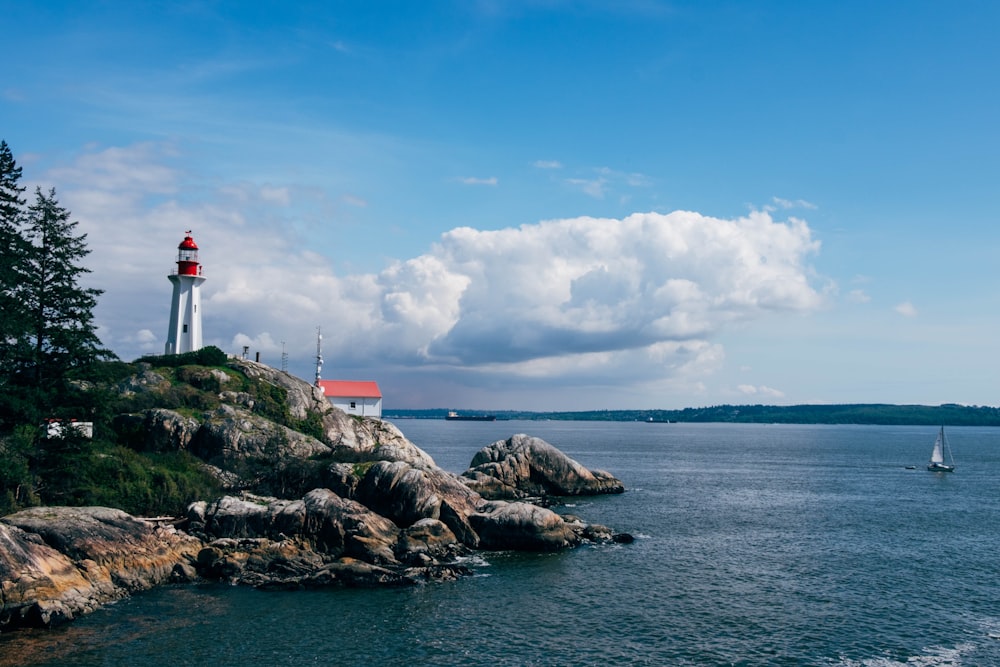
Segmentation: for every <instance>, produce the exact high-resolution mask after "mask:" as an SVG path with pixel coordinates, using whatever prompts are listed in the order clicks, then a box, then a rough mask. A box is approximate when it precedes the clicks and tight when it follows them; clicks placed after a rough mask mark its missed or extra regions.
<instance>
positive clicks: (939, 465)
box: [927, 426, 955, 472]
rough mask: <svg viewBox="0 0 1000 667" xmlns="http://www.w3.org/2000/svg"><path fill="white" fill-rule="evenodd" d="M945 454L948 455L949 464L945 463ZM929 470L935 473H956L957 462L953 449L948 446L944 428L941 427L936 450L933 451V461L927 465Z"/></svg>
mask: <svg viewBox="0 0 1000 667" xmlns="http://www.w3.org/2000/svg"><path fill="white" fill-rule="evenodd" d="M945 452H947V454H948V460H949V463H945V459H944V457H945ZM927 469H928V470H932V471H934V472H954V471H955V460H954V458H953V457H952V455H951V447H950V446H949V445H948V439H947V438H946V437H945V435H944V426H942V427H941V430H940V431H939V432H938V436H937V439H936V440H935V441H934V449H932V450H931V460H930V463H928V464H927Z"/></svg>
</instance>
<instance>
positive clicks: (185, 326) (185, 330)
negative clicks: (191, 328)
mask: <svg viewBox="0 0 1000 667" xmlns="http://www.w3.org/2000/svg"><path fill="white" fill-rule="evenodd" d="M187 332H188V325H186V324H185V325H184V331H183V332H182V333H187Z"/></svg>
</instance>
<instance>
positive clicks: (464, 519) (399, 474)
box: [355, 461, 482, 548]
mask: <svg viewBox="0 0 1000 667" xmlns="http://www.w3.org/2000/svg"><path fill="white" fill-rule="evenodd" d="M355 497H356V498H357V499H358V500H359V501H360V502H362V503H364V504H365V505H366V506H368V507H370V508H372V509H373V510H374V511H376V512H378V513H379V514H382V515H384V516H387V517H389V518H390V519H392V520H393V521H394V522H396V524H397V525H399V526H403V527H406V526H409V525H411V524H413V523H416V522H417V521H419V520H420V519H437V520H440V521H441V522H442V523H444V524H445V525H446V526H447V527H448V528H449V529H450V530H451V531H452V532H453V533H454V534H455V535H456V536H457V538H458V539H459V540H460V541H461V542H462V543H463V544H465V545H466V546H469V547H472V548H475V547H477V546H479V537H478V535H477V534H476V531H475V530H474V529H473V528H472V526H471V524H470V523H469V516H470V515H471V514H472V513H474V512H475V511H476V510H477V507H478V506H479V505H480V504H481V503H482V498H480V496H479V494H477V493H475V492H474V491H472V490H471V489H469V488H468V487H467V486H465V485H464V484H462V482H461V481H460V479H459V478H458V477H457V476H455V475H453V474H451V473H448V472H445V471H444V470H441V469H439V468H432V469H423V468H416V467H413V466H412V465H410V464H408V463H405V462H402V461H380V462H378V463H376V464H374V465H373V466H371V468H369V469H368V472H367V473H366V474H365V476H364V478H363V479H362V480H361V482H360V483H359V484H358V488H357V491H356V493H355Z"/></svg>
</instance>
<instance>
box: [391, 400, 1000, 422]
mask: <svg viewBox="0 0 1000 667" xmlns="http://www.w3.org/2000/svg"><path fill="white" fill-rule="evenodd" d="M479 412H482V411H479ZM489 413H490V414H493V415H496V417H497V419H527V420H567V421H629V422H631V421H641V422H645V421H653V422H668V421H669V422H689V423H699V422H701V423H704V422H722V423H726V422H728V423H735V424H875V425H899V424H912V425H916V426H924V425H932V426H938V425H942V424H944V425H948V426H1000V408H993V407H987V406H966V405H957V404H954V403H949V404H945V405H939V406H928V405H885V404H854V405H787V406H776V405H715V406H711V407H703V408H684V409H683V410H587V411H580V412H524V411H514V410H503V411H489ZM446 414H447V410H444V409H436V410H386V411H384V412H383V415H384V416H385V417H386V419H393V418H396V419H444V417H445V415H446Z"/></svg>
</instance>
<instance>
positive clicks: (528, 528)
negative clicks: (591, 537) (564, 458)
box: [469, 500, 582, 551]
mask: <svg viewBox="0 0 1000 667" xmlns="http://www.w3.org/2000/svg"><path fill="white" fill-rule="evenodd" d="M469 520H470V522H471V523H472V526H473V528H475V530H476V532H477V533H478V534H479V546H480V548H482V549H496V550H500V549H502V550H506V549H516V550H523V551H558V550H559V549H566V548H568V547H573V546H576V545H578V544H580V542H581V541H582V540H581V537H580V535H579V533H578V532H577V530H579V529H580V528H582V526H576V527H574V526H573V525H571V524H569V523H567V522H566V521H564V520H563V518H562V517H561V516H559V515H558V514H556V513H555V512H553V511H552V510H550V509H546V508H544V507H539V506H537V505H532V504H531V503H522V502H513V503H510V502H506V501H502V500H496V501H493V502H489V503H486V504H484V505H483V506H482V508H481V509H480V511H478V512H476V513H475V514H473V515H472V516H470V517H469ZM574 528H577V530H574Z"/></svg>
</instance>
